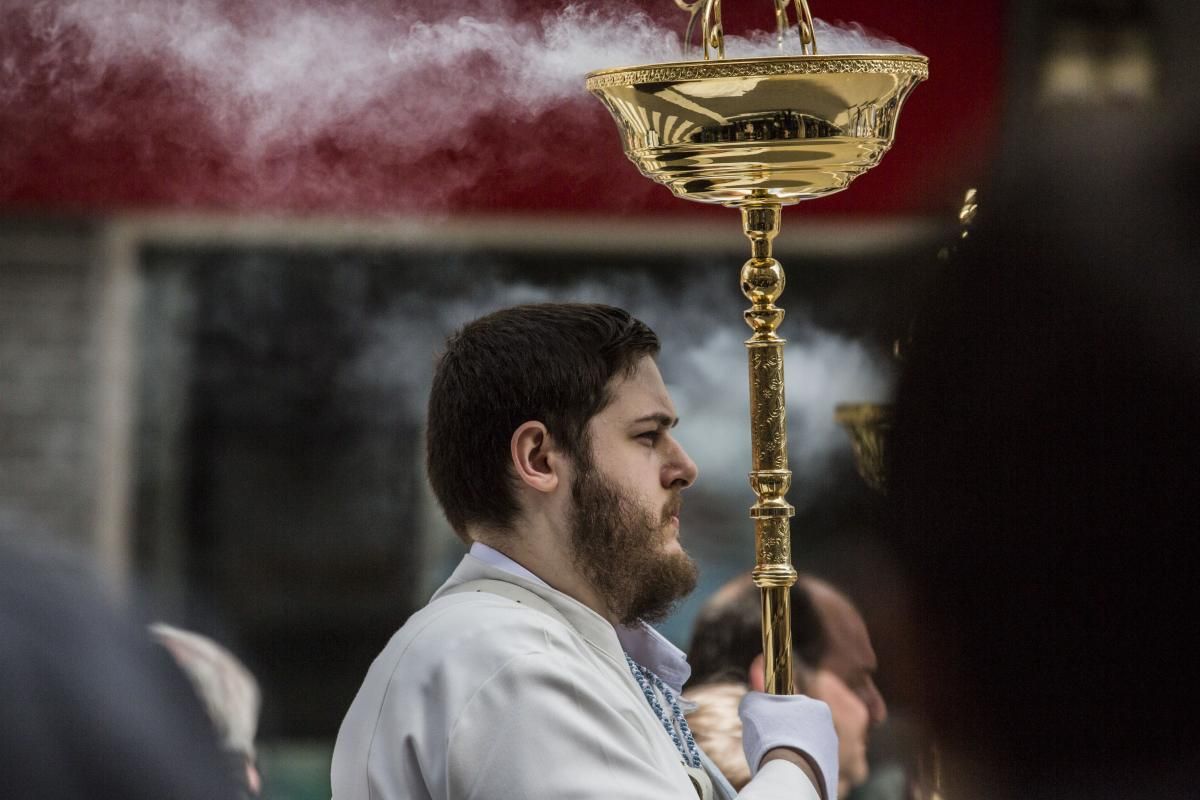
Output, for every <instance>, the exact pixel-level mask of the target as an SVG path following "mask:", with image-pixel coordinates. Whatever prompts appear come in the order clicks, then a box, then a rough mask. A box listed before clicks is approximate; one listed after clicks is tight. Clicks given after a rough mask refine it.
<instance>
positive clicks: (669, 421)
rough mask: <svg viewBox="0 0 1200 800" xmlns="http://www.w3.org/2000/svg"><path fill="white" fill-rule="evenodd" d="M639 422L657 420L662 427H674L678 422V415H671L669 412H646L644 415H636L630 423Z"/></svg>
mask: <svg viewBox="0 0 1200 800" xmlns="http://www.w3.org/2000/svg"><path fill="white" fill-rule="evenodd" d="M639 422H657V423H658V424H659V425H661V426H662V427H664V428H674V427H675V426H676V425H678V424H679V417H672V416H671V415H670V414H663V413H661V412H660V413H656V414H647V415H646V416H644V417H638V418H637V419H635V420H634V421H633V423H632V424H634V425H636V424H638V423H639Z"/></svg>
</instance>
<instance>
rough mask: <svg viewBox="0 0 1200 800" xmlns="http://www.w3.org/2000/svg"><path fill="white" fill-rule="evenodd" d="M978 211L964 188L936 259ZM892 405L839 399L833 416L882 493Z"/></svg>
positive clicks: (899, 352) (902, 348)
mask: <svg viewBox="0 0 1200 800" xmlns="http://www.w3.org/2000/svg"><path fill="white" fill-rule="evenodd" d="M978 213H979V193H978V192H977V191H976V190H975V189H973V188H972V189H967V192H966V194H965V195H963V203H962V207H961V208H959V210H958V226H959V228H958V235H957V236H956V237H955V241H954V242H953V243H951V244H948V245H946V246H945V247H943V248H941V250H939V251H938V255H937V257H938V260H939V261H943V262H946V261H950V260H951V259H952V258H953V257H954V255H955V253H957V251H958V245H959V243H960V242H964V241H966V240H967V238H968V237H969V236H970V235H971V227H972V225H973V224H974V223H975V217H976V216H977V215H978ZM913 325H914V323H912V322H910V323H909V331H908V335H907V336H905V337H903V338H898V339H896V340H895V341H894V342H893V343H892V356H893V357H894V358H895V359H896V360H897V361H904V359H905V358H906V357H907V355H908V351H909V348H910V347H911V346H912V341H913V340H912V327H913ZM893 415H894V408H893V406H892V404H890V403H839V404H838V405H837V407H836V408H835V409H834V413H833V418H834V419H835V420H836V421H837V423H838V424H839V425H841V426H842V427H843V428H845V429H846V433H847V434H849V436H850V447H851V448H852V449H853V451H854V464H855V466H856V467H857V468H858V474H859V475H860V476H862V479H863V481H864V482H865V483H866V484H867V486H870V487H871V488H872V489H874V490H875V491H877V492H880V493H881V494H887V489H888V474H887V446H888V437H889V436H890V434H891V432H892V421H893Z"/></svg>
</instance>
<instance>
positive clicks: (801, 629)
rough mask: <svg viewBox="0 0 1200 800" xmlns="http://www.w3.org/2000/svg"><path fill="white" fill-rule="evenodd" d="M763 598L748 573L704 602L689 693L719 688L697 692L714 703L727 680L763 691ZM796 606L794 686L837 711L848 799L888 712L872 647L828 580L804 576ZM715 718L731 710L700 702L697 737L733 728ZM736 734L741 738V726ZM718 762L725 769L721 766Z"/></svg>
mask: <svg viewBox="0 0 1200 800" xmlns="http://www.w3.org/2000/svg"><path fill="white" fill-rule="evenodd" d="M760 603H761V601H760V590H759V589H758V587H756V586H755V585H754V583H753V581H752V580H751V578H750V576H749V575H748V574H745V575H740V576H738V577H737V578H734V579H733V580H731V581H729V582H728V583H726V584H725V585H724V586H723V587H721V589H720V590H718V591H717V592H716V594H714V595H713V597H712V598H711V599H710V600H709V601H708V602H707V603H706V604H705V606H704V607H703V608H702V609H701V611H700V614H699V616H698V617H697V619H696V623H695V626H694V628H693V634H692V641H691V645H690V647H689V651H688V661H689V663H690V664H691V666H692V677H691V680H690V681H689V683H688V687H689V691H691V692H695V691H696V690H697V689H698V687H717V686H721V687H723V688H719V689H713V688H707V689H705V690H703V691H702V692H700V694H702V695H710V696H712V697H713V699H714V700H715V701H716V702H717V703H722V702H724V701H725V700H731V699H732V695H731V692H733V690H731V689H730V686H733V687H734V688H736V687H745V688H747V689H753V690H756V691H762V688H763V655H762V610H761V604H760ZM791 605H792V648H793V652H794V655H795V672H796V685H797V689H799V690H800V691H803V692H804V693H805V694H807V695H809V696H810V697H813V698H816V699H818V700H821V701H823V702H825V703H826V704H827V705H828V706H829V709H830V711H831V712H832V714H833V723H834V728H835V729H836V730H837V734H838V762H839V775H838V795H839V796H840V797H845V796H846V795H847V794H849V792H850V790H851V789H853V788H854V787H855V786H858V785H860V784H862V783H863V782H865V781H866V779H867V775H868V772H869V767H868V764H867V743H868V739H869V733H870V729H871V728H872V727H874V726H875V725H878V724H880V723H882V722H883V720H884V719H886V718H887V706H886V704H885V703H884V700H883V697H882V695H881V694H880V693H879V690H878V688H876V686H875V681H874V672H875V666H876V662H875V651H874V649H873V648H872V647H871V640H870V637H869V635H868V633H867V627H866V624H865V623H864V622H863V620H862V616H861V615H860V614H859V613H858V611H857V609H855V607H854V605H853V604H852V603H851V602H850V601H849V600H848V599H847V598H846V597H845V596H844V595H843V594H841V593H840V592H838V591H837V590H836V589H834V588H833V587H832V586H830V585H829V584H828V583H825V582H824V581H822V580H819V579H817V578H814V577H812V576H808V575H802V576H800V578H799V579H798V580H797V582H796V584H795V585H794V586H793V587H792V591H791ZM713 692H715V694H713ZM726 695H730V696H729V697H726ZM717 716H721V717H725V716H728V715H727V714H719V715H713V714H709V713H706V711H705V709H703V708H702V709H701V710H700V712H699V716H698V717H694V718H692V719H693V722H692V727H693V730H694V731H695V732H696V733H697V736H698V737H706V736H707V735H708V733H709V730H710V729H714V726H716V727H720V728H723V729H726V730H725V734H726V735H725V736H724V738H729V735H732V734H733V733H734V732H733V731H732V730H728V728H729V725H730V723H729V721H728V720H720V719H717ZM733 721H734V722H736V717H735V718H734V720H733ZM736 733H737V736H738V737H739V738H740V731H737V732H736ZM712 744H714V745H716V749H717V751H718V752H721V751H724V750H728V751H729V752H730V753H737V752H738V749H739V748H736V747H730V748H724V747H722V746H721V745H720V744H717V743H715V742H712ZM706 749H708V747H707V746H706ZM714 758H716V756H714ZM734 760H736V759H734ZM718 763H719V764H720V762H719V761H718ZM720 765H721V766H722V768H723V769H724V764H720ZM738 766H740V765H738ZM727 777H728V776H727ZM731 780H733V778H731Z"/></svg>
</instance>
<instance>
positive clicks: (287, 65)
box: [0, 0, 904, 203]
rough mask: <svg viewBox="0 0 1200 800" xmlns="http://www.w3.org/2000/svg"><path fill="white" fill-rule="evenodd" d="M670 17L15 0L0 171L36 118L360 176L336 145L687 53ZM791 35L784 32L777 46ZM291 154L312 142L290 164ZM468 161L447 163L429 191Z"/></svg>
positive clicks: (492, 121)
mask: <svg viewBox="0 0 1200 800" xmlns="http://www.w3.org/2000/svg"><path fill="white" fill-rule="evenodd" d="M435 9H436V10H435ZM467 12H469V13H467ZM663 16H664V21H659V20H656V19H652V18H650V17H649V16H648V15H647V14H645V13H644V12H641V11H638V10H636V9H630V8H627V7H622V6H620V5H615V6H614V5H612V4H602V3H598V2H593V3H590V4H582V3H580V4H571V5H567V6H565V7H563V8H562V9H561V10H557V11H555V12H554V13H543V14H541V15H538V14H537V13H536V12H534V13H531V12H530V11H529V10H528V8H527V7H526V8H522V7H521V6H519V5H516V4H511V3H497V4H481V5H474V6H466V7H464V6H462V5H456V4H453V3H450V4H445V5H443V6H434V5H433V4H423V3H418V4H388V3H381V2H369V1H368V0H359V1H358V2H347V3H332V2H316V1H315V0H307V2H300V3H290V2H282V0H278V1H276V2H264V3H230V2H226V1H225V0H178V2H169V3H164V2H160V0H74V1H68V2H54V3H49V2H34V0H10V2H8V3H6V4H5V7H4V10H3V11H0V53H3V54H4V55H3V56H2V57H0V124H2V125H3V126H4V127H5V128H13V129H14V130H12V131H6V133H5V136H4V137H3V138H4V141H3V142H0V177H2V175H3V172H4V170H5V169H6V167H7V168H11V167H12V165H13V163H15V162H16V161H18V160H20V159H22V158H24V159H29V158H35V157H37V154H38V153H39V152H40V151H39V150H38V147H39V145H40V143H41V141H42V138H43V137H44V136H45V135H46V134H47V133H51V132H53V133H55V134H63V133H64V132H66V133H69V135H71V136H72V137H74V138H75V140H76V141H83V142H93V141H103V140H105V138H106V137H107V138H110V139H111V138H112V137H114V136H126V137H128V136H131V135H132V136H134V137H137V141H136V143H135V147H134V148H133V153H132V154H130V156H129V157H131V158H134V159H138V158H146V159H151V158H154V157H156V156H161V154H162V152H164V151H167V152H174V151H175V150H178V151H181V152H182V156H181V159H183V160H184V163H196V162H205V163H212V164H214V165H216V166H217V167H219V168H224V169H230V170H233V171H234V172H235V174H236V175H237V176H238V177H239V178H240V179H241V180H243V181H244V182H245V184H246V190H247V191H260V192H261V191H263V189H264V187H263V186H262V185H260V184H263V183H270V184H271V185H270V186H268V187H266V190H265V193H266V194H268V195H270V194H271V193H272V192H275V193H286V192H287V191H288V190H289V186H291V187H292V188H293V189H294V183H295V181H297V180H305V179H307V180H309V181H311V182H316V181H323V182H324V183H325V191H327V192H329V193H337V192H347V193H352V192H353V191H355V189H356V187H357V189H358V190H362V191H365V190H366V189H365V184H367V183H369V181H367V180H364V178H365V177H366V176H364V175H362V174H346V173H345V168H343V167H340V166H339V165H338V159H337V156H338V155H339V154H342V153H346V152H370V153H372V154H376V153H377V154H379V157H378V160H377V161H376V164H377V166H378V168H379V169H396V170H403V169H405V168H409V167H411V165H413V164H419V163H420V162H421V159H423V158H425V157H426V156H428V155H430V154H433V153H441V152H446V151H450V152H466V151H470V150H471V149H472V148H475V142H473V141H472V139H473V137H478V136H479V135H480V131H479V126H480V125H481V124H482V125H484V126H485V128H486V127H487V126H488V125H491V126H492V127H495V125H497V124H511V125H520V124H522V123H527V124H529V125H536V120H537V119H538V116H539V115H540V114H543V113H545V112H546V111H547V110H549V109H551V108H554V107H558V106H562V105H563V104H564V103H567V104H569V103H591V100H590V99H589V98H587V97H586V93H585V91H584V88H583V78H584V75H585V74H586V73H587V72H588V71H590V70H594V69H599V68H603V67H612V66H621V65H629V64H640V63H647V62H655V61H665V60H679V59H681V58H683V57H684V54H683V53H682V51H681V42H680V33H681V31H682V28H683V22H684V19H683V15H682V14H679V13H678V12H677V11H675V10H674V9H672V10H671V13H670V14H664V15H663ZM664 23H666V24H664ZM818 36H819V37H820V43H821V51H822V52H823V53H836V52H848V51H852V52H862V51H877V50H880V49H884V50H890V51H893V52H895V51H900V50H903V49H904V48H902V47H901V46H900V45H897V44H895V43H893V42H886V41H881V40H878V39H875V38H873V37H871V36H869V35H868V34H866V33H865V32H864V31H863V30H862V29H861V28H857V27H855V26H849V27H846V26H841V27H837V26H831V25H827V24H825V23H821V24H820V25H819V26H818ZM797 48H798V43H797V42H795V41H793V39H792V38H789V40H788V43H787V44H786V46H785V49H784V52H788V51H792V52H794V51H795V50H796V49H797ZM728 51H729V56H730V57H737V56H747V55H760V54H779V52H780V51H779V50H778V49H777V48H776V47H775V44H774V37H773V35H766V34H763V35H760V36H750V37H748V38H745V39H736V38H734V37H730V40H729V47H728ZM689 55H690V57H697V54H696V53H694V52H692V53H690V54H689ZM485 133H486V131H485ZM298 153H315V155H310V156H309V157H308V158H307V160H304V161H303V164H302V166H301V162H300V160H299V159H298V155H297V154H298ZM505 155H506V157H507V156H508V155H509V154H508V153H506V154H505ZM512 155H513V157H514V158H521V157H522V154H521V153H519V152H518V153H513V154H512ZM368 160H370V159H368ZM451 161H452V159H451ZM360 170H361V168H360ZM477 171H478V169H477V165H473V164H471V163H466V164H462V165H457V166H456V165H453V164H451V165H450V166H449V167H446V168H444V169H443V170H442V171H440V172H439V174H438V175H437V180H436V181H430V182H429V183H430V184H431V185H423V186H422V187H421V195H420V196H421V198H422V200H423V202H425V203H429V202H431V201H432V202H434V203H436V202H437V200H438V197H437V194H438V193H439V192H440V193H441V194H442V195H446V196H448V195H449V194H450V193H452V192H453V191H455V189H456V188H460V187H462V186H468V185H470V183H471V181H472V180H473V178H474V177H475V176H474V175H473V174H472V173H473V172H477ZM314 172H324V174H321V175H318V176H317V177H313V176H312V174H311V173H314ZM302 173H308V174H302ZM162 180H164V181H167V182H169V181H170V180H171V176H169V175H164V176H162ZM343 184H344V185H343Z"/></svg>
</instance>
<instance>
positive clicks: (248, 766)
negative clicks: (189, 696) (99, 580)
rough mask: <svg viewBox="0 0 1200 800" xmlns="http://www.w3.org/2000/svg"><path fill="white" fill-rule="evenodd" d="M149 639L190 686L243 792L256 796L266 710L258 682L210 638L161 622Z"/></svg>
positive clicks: (258, 791) (243, 665)
mask: <svg viewBox="0 0 1200 800" xmlns="http://www.w3.org/2000/svg"><path fill="white" fill-rule="evenodd" d="M150 633H151V634H152V635H153V637H154V639H155V641H157V642H158V643H159V644H161V645H162V646H163V647H165V648H166V649H167V652H169V653H170V654H171V657H172V658H174V659H175V663H177V664H178V665H179V668H180V669H182V670H183V673H184V674H185V675H187V677H188V680H190V681H191V682H192V686H193V687H194V688H195V690H196V695H197V696H198V697H199V698H200V700H201V702H202V703H203V704H204V710H205V711H207V712H208V717H209V719H210V720H211V721H212V724H213V727H214V728H215V729H216V733H217V741H218V743H219V744H220V747H221V750H222V751H223V752H224V753H225V755H226V756H227V757H228V759H229V760H230V761H231V762H232V763H231V764H230V767H231V774H232V776H233V779H234V782H235V783H236V784H237V786H238V788H239V789H241V790H242V791H243V792H245V793H247V794H249V795H252V796H257V795H258V794H259V793H261V791H262V777H261V776H260V775H259V772H258V757H257V755H256V753H255V748H254V736H255V732H256V731H257V730H258V712H259V709H260V707H261V705H262V693H261V692H260V691H259V688H258V681H257V680H255V678H254V675H253V674H251V672H250V670H248V669H246V665H245V664H243V663H242V662H241V661H240V660H239V659H238V657H237V656H235V655H234V654H233V653H231V652H229V650H228V649H226V648H225V647H223V646H222V645H220V644H218V643H217V642H215V641H213V640H212V639H210V638H208V637H207V636H201V635H200V634H198V633H195V632H193V631H185V630H182V629H180V628H176V627H174V626H172V625H166V624H164V623H161V622H157V623H155V624H153V625H151V626H150Z"/></svg>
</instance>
